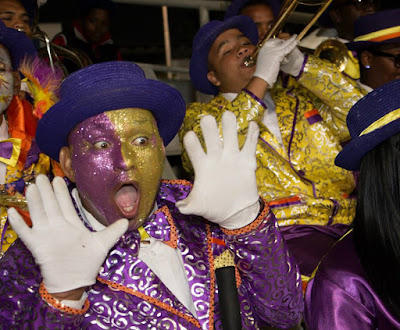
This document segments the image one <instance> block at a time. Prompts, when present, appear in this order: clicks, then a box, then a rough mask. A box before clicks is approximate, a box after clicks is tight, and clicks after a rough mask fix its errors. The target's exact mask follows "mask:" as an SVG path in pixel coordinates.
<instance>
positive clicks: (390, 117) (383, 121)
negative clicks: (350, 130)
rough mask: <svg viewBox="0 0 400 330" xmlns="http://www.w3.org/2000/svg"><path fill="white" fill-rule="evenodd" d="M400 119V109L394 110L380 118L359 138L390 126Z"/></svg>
mask: <svg viewBox="0 0 400 330" xmlns="http://www.w3.org/2000/svg"><path fill="white" fill-rule="evenodd" d="M399 118H400V108H399V109H396V110H393V111H391V112H389V113H387V114H386V115H384V116H383V117H381V118H379V119H378V120H377V121H374V122H373V123H372V124H371V125H369V126H368V127H367V128H366V129H364V130H363V131H362V132H361V133H360V135H359V136H363V135H365V134H368V133H371V132H372V131H375V130H376V129H378V128H381V127H383V126H385V125H387V124H390V123H391V122H393V121H395V120H396V119H399Z"/></svg>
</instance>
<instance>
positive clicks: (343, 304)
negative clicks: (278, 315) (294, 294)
mask: <svg viewBox="0 0 400 330" xmlns="http://www.w3.org/2000/svg"><path fill="white" fill-rule="evenodd" d="M305 320H306V323H307V326H308V329H309V330H314V329H315V330H316V329H318V330H319V329H324V330H329V329H332V330H333V329H335V330H336V329H340V330H347V329H349V330H350V329H351V330H353V329H357V330H364V329H365V330H367V329H368V330H370V329H380V330H381V329H382V330H391V329H400V320H396V319H395V318H394V317H393V316H392V315H391V314H390V312H389V311H388V309H387V308H386V307H385V306H384V305H383V303H382V301H381V299H380V298H379V297H378V295H377V294H376V293H375V291H374V289H373V288H372V287H371V284H370V283H369V281H368V280H367V278H366V274H365V272H364V270H363V268H362V266H361V262H360V259H359V258H358V256H357V254H356V251H355V247H354V243H353V233H349V234H348V235H347V236H345V237H344V238H343V239H341V240H340V241H338V242H337V243H336V245H335V246H334V247H333V248H332V249H331V251H329V253H328V254H327V256H326V257H325V258H324V259H323V260H322V262H321V264H320V266H319V268H318V271H317V272H316V274H315V277H314V278H313V279H312V280H311V281H310V282H309V283H308V286H307V290H306V297H305Z"/></svg>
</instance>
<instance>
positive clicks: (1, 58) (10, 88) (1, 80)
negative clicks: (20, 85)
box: [0, 45, 14, 115]
mask: <svg viewBox="0 0 400 330" xmlns="http://www.w3.org/2000/svg"><path fill="white" fill-rule="evenodd" d="M13 93H14V76H13V69H12V65H11V57H10V54H9V53H8V51H7V49H6V48H5V47H4V46H3V45H0V115H2V114H3V113H4V111H6V109H7V108H8V106H9V105H10V103H11V100H12V97H13Z"/></svg>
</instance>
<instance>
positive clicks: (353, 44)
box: [346, 37, 400, 51]
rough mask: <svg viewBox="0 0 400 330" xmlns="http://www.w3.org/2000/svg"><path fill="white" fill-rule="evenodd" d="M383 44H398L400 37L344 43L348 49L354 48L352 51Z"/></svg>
mask: <svg viewBox="0 0 400 330" xmlns="http://www.w3.org/2000/svg"><path fill="white" fill-rule="evenodd" d="M385 44H400V37H398V38H393V39H387V40H384V41H379V42H377V41H350V42H348V43H346V47H347V48H348V49H349V50H354V51H361V50H364V49H368V48H371V47H377V46H378V47H379V46H382V45H385Z"/></svg>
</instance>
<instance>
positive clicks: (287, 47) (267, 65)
mask: <svg viewBox="0 0 400 330" xmlns="http://www.w3.org/2000/svg"><path fill="white" fill-rule="evenodd" d="M297 44H298V41H297V40H296V35H293V36H292V37H291V38H289V39H288V40H284V41H283V40H281V39H277V38H274V39H269V40H268V41H267V42H266V43H265V44H264V45H263V46H262V47H261V49H260V51H259V52H258V56H257V66H256V70H255V72H254V76H255V77H259V78H261V79H263V80H264V81H266V82H267V83H268V85H269V87H272V86H273V85H274V84H275V82H276V80H277V78H278V74H279V71H280V69H281V62H282V61H283V60H284V59H285V57H286V55H288V54H290V53H291V52H292V51H293V49H294V48H295V47H296V46H297Z"/></svg>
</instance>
